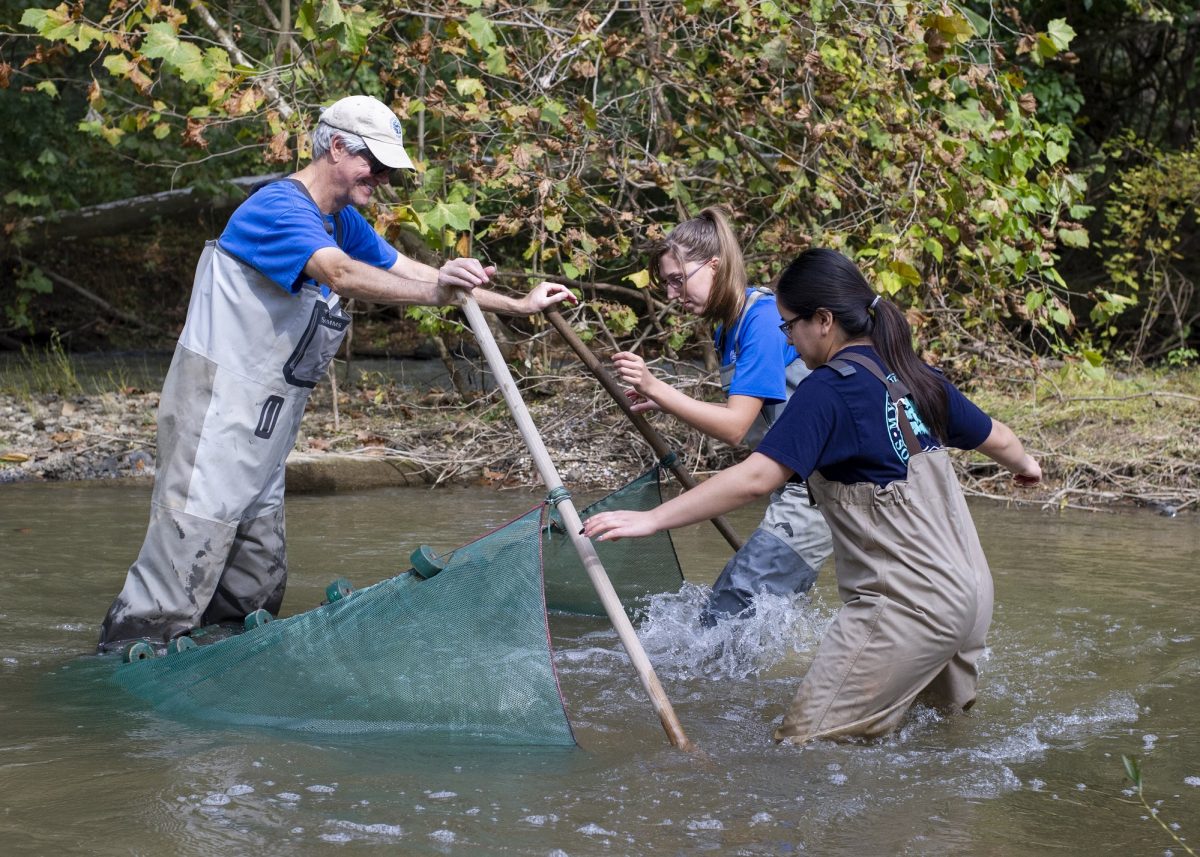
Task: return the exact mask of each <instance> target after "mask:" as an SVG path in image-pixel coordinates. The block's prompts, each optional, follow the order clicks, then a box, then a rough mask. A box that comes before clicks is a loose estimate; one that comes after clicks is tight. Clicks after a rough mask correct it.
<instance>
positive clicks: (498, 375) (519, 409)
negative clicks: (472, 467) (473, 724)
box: [462, 294, 692, 750]
mask: <svg viewBox="0 0 1200 857" xmlns="http://www.w3.org/2000/svg"><path fill="white" fill-rule="evenodd" d="M462 310H463V312H464V313H466V316H467V321H468V322H470V325H471V330H473V331H474V332H475V338H476V339H477V340H479V347H480V348H481V349H482V350H483V354H484V357H485V358H486V359H487V363H488V367H489V368H490V369H491V370H492V375H493V377H494V378H495V379H496V383H497V385H498V386H499V387H500V392H501V393H503V395H504V400H505V401H506V402H507V403H508V407H509V410H511V411H512V415H513V419H514V420H516V423H517V428H518V429H519V430H520V432H521V437H522V438H524V439H525V445H526V446H527V447H529V454H530V455H531V456H532V457H533V463H534V465H535V466H536V467H537V470H538V473H539V474H540V475H541V477H542V481H543V482H544V483H546V488H548V489H549V490H550V492H551V494H563V495H565V496H564V498H563V499H561V500H559V501H558V513H559V514H560V515H561V516H562V520H563V525H564V526H565V527H566V528H567V535H568V536H570V538H571V544H573V545H574V546H575V550H576V551H578V553H579V559H580V560H581V561H582V562H583V567H584V570H586V571H587V575H588V578H589V579H590V580H591V581H592V586H594V587H595V589H596V594H597V595H598V596H599V597H600V603H601V604H603V605H604V611H605V612H606V613H607V614H608V618H609V620H610V621H611V622H612V624H613V627H614V628H615V629H616V631H617V636H618V637H619V638H620V640H621V645H623V646H624V647H625V651H626V652H627V653H628V655H629V659H630V660H631V661H632V662H633V668H634V669H635V670H636V671H637V674H638V678H639V679H641V682H642V687H643V688H644V689H645V691H646V694H647V695H648V696H649V697H650V702H651V704H652V705H653V706H654V711H655V713H656V714H658V719H659V721H660V722H661V723H662V727H663V729H664V730H666V733H667V738H668V739H669V740H670V741H671V743H672V744H673V745H675V746H676V747H679V748H680V749H683V750H690V749H692V744H691V742H690V741H688V738H687V736H686V735H684V734H683V727H682V726H680V725H679V720H678V718H676V716H675V710H674V709H673V708H672V707H671V702H670V700H668V699H667V695H666V693H665V692H664V691H663V688H662V684H661V683H659V680H658V676H657V675H656V674H655V673H654V667H653V666H652V665H651V664H650V659H649V658H648V657H646V651H645V649H643V648H642V643H641V641H640V640H638V638H637V633H636V632H635V631H634V630H633V624H632V623H631V622H630V621H629V617H628V616H626V615H625V608H624V607H622V606H621V600H620V598H618V597H617V592H616V590H615V589H613V585H612V583H611V582H610V581H609V579H608V573H607V572H606V571H605V570H604V566H603V565H602V564H601V562H600V557H599V556H597V555H596V548H595V546H594V545H593V544H592V543H591V540H589V539H588V538H586V537H585V536H584V535H583V534H582V532H581V531H582V530H583V521H582V520H580V518H579V513H578V512H576V511H575V504H574V503H572V502H571V498H570V495H569V494H567V493H566V491H565V490H563V483H562V479H560V478H559V476H558V470H557V469H556V468H555V467H554V462H553V461H551V460H550V453H549V452H548V451H547V450H546V444H545V443H544V442H543V441H542V436H541V434H540V433H539V432H538V430H537V427H536V426H535V425H534V424H533V419H532V418H531V417H530V416H529V410H528V409H527V408H526V407H525V402H524V400H523V399H522V398H521V393H520V391H519V390H518V389H517V385H516V383H515V382H514V381H513V377H512V373H510V372H509V371H508V365H507V364H506V363H505V362H504V358H503V357H502V356H501V354H500V349H499V347H498V346H497V345H496V340H495V339H494V338H493V337H492V331H491V330H490V329H489V328H488V326H487V320H486V319H484V317H483V311H482V310H481V309H480V308H479V304H477V303H476V302H475V298H473V297H471V295H470V294H467V295H466V297H465V298H464V300H463V305H462Z"/></svg>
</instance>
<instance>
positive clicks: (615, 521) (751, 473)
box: [583, 452, 792, 542]
mask: <svg viewBox="0 0 1200 857" xmlns="http://www.w3.org/2000/svg"><path fill="white" fill-rule="evenodd" d="M791 476H792V471H791V470H789V469H788V468H786V467H784V466H783V465H782V464H780V463H779V462H777V461H775V460H774V459H772V458H768V457H767V456H765V455H762V454H761V453H757V452H754V453H751V454H750V456H749V457H748V458H747V459H746V460H745V461H742V462H741V463H739V464H735V465H734V466H733V467H730V468H729V469H728V470H723V471H721V472H720V473H718V474H717V475H716V476H714V477H713V478H712V479H709V480H708V481H707V482H702V483H700V484H699V485H697V486H696V487H695V488H693V489H692V490H690V491H686V492H684V493H683V494H680V495H679V496H678V497H676V498H675V499H673V500H669V501H668V502H666V503H663V504H662V505H661V506H658V507H657V508H654V509H651V510H650V511H648V512H627V511H621V510H617V511H612V512H601V513H600V514H598V515H593V516H592V517H590V518H588V520H587V523H586V524H584V527H583V532H584V534H585V535H586V536H587V537H588V538H594V539H598V540H599V541H602V542H605V541H616V540H617V539H622V538H638V537H641V536H649V535H653V534H654V533H657V532H659V531H660V530H670V529H674V528H675V527H683V526H686V525H688V524H694V523H696V522H698V521H705V520H708V519H710V518H715V517H717V516H718V515H723V514H725V513H726V512H728V511H730V510H731V509H736V508H738V507H739V506H744V505H746V504H747V503H749V502H750V501H751V500H754V499H756V498H758V497H762V496H765V495H766V494H769V493H770V492H771V491H774V490H775V489H776V488H778V487H779V486H781V485H783V483H785V482H787V481H788V479H789V478H791Z"/></svg>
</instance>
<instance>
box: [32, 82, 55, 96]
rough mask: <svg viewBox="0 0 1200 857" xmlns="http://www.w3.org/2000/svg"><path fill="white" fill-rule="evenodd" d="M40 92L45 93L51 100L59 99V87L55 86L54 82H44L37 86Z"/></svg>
mask: <svg viewBox="0 0 1200 857" xmlns="http://www.w3.org/2000/svg"><path fill="white" fill-rule="evenodd" d="M37 91H38V92H44V93H46V94H47V95H49V96H50V97H51V98H58V87H57V86H55V85H54V81H52V80H43V81H42V82H41V83H39V84H38V85H37Z"/></svg>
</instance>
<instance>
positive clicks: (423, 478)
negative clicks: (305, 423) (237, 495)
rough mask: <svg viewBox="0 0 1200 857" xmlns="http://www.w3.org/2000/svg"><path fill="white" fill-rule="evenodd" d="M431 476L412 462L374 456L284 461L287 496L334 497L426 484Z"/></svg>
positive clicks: (301, 456) (293, 456)
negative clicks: (339, 493) (337, 494)
mask: <svg viewBox="0 0 1200 857" xmlns="http://www.w3.org/2000/svg"><path fill="white" fill-rule="evenodd" d="M432 481H433V475H432V474H430V473H427V472H425V468H424V467H423V466H422V465H421V464H418V463H417V462H415V461H409V460H407V459H403V458H397V457H392V456H389V457H386V458H384V457H381V456H376V455H346V454H336V453H335V454H330V455H312V454H308V453H304V454H301V453H296V452H293V453H292V454H291V455H289V456H288V459H287V493H289V494H336V493H338V492H342V491H359V490H362V489H363V488H385V487H393V486H418V485H427V484H429V483H430V482H432Z"/></svg>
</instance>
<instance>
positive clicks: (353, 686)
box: [116, 507, 574, 745]
mask: <svg viewBox="0 0 1200 857" xmlns="http://www.w3.org/2000/svg"><path fill="white" fill-rule="evenodd" d="M542 513H543V507H538V508H537V509H534V510H532V511H531V512H529V513H528V514H526V515H524V516H523V517H521V518H519V519H517V520H516V521H513V522H512V523H510V524H507V525H506V526H504V527H501V528H500V529H499V530H496V531H494V532H492V533H489V534H488V535H487V536H484V537H483V538H481V539H479V540H478V541H475V542H472V543H471V544H468V545H465V546H463V547H461V548H459V549H458V550H456V551H455V552H454V554H453V556H452V557H451V558H450V560H449V562H448V563H447V565H446V568H445V569H444V570H442V571H441V572H440V573H439V574H437V575H436V576H434V577H431V578H429V579H428V580H419V579H418V578H416V576H415V575H414V574H413V573H412V572H406V573H404V574H401V575H399V576H397V577H394V578H390V579H388V580H384V581H382V582H380V583H377V584H375V585H374V586H371V587H368V588H366V589H362V590H359V591H357V592H355V593H353V594H352V595H350V596H349V597H346V598H343V599H341V600H338V601H334V602H333V603H331V604H326V605H323V606H321V607H318V608H316V609H314V610H309V611H308V612H306V613H301V614H298V615H296V616H292V617H290V618H288V619H281V620H277V621H274V622H268V623H267V624H265V625H262V626H260V627H258V628H255V629H253V630H250V631H247V632H246V633H244V634H239V635H237V636H233V637H229V638H227V639H224V640H221V641H220V642H216V643H213V644H211V645H201V646H198V647H196V648H192V649H187V650H185V651H181V652H176V653H173V654H170V655H167V656H166V657H159V658H152V659H148V660H142V661H133V662H131V663H127V664H123V665H121V666H120V667H118V669H117V671H116V680H117V682H118V684H120V685H121V686H122V687H124V688H125V689H126V690H127V691H129V692H130V693H132V694H133V695H134V696H137V697H139V698H141V699H143V700H145V701H146V702H149V703H150V704H151V706H152V707H154V708H156V709H158V710H159V711H161V712H163V713H166V714H170V715H176V716H183V717H197V718H200V719H202V720H208V721H216V722H220V723H225V724H240V725H252V726H273V727H282V728H288V729H296V730H301V731H307V732H320V733H339V734H354V733H367V732H404V731H428V732H441V733H447V734H453V735H459V736H478V737H482V738H487V739H489V740H491V741H494V742H497V743H507V744H539V745H571V744H573V743H574V737H573V735H572V733H571V727H570V724H569V723H568V721H567V716H566V712H565V710H564V708H563V701H562V697H561V695H560V693H559V688H558V679H557V676H556V675H555V672H554V667H553V661H552V659H551V652H550V638H549V629H548V626H547V623H546V612H545V607H544V604H543V601H542V580H541V577H542V575H541V562H540V561H539V556H538V553H539V547H540V544H541V541H540V539H539V531H540V529H541V525H542Z"/></svg>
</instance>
